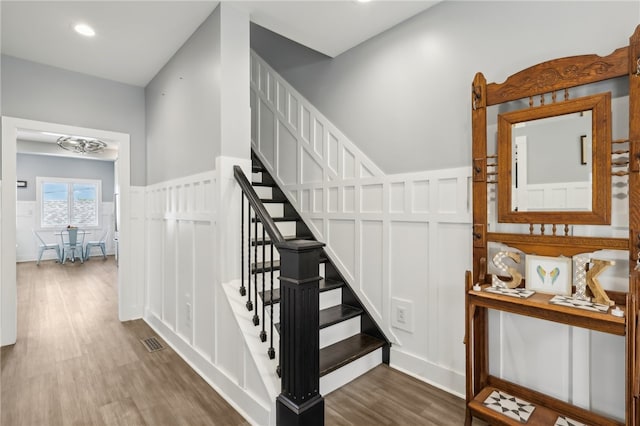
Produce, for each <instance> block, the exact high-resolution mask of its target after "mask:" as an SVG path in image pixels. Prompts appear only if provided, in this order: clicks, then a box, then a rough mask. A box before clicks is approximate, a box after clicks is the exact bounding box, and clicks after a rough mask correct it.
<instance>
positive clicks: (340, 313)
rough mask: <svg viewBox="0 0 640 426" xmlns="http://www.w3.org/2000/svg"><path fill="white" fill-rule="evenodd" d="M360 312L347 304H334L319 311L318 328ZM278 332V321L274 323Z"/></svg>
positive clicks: (360, 312)
mask: <svg viewBox="0 0 640 426" xmlns="http://www.w3.org/2000/svg"><path fill="white" fill-rule="evenodd" d="M361 314H362V309H359V308H355V307H353V306H349V305H336V306H332V307H330V308H326V309H322V310H321V311H320V330H322V329H323V328H327V327H329V326H332V325H334V324H337V323H339V322H342V321H346V320H348V319H351V318H355V317H357V316H358V315H361ZM275 327H276V330H278V333H280V323H277V324H275Z"/></svg>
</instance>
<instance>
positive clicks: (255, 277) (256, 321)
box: [249, 214, 265, 325]
mask: <svg viewBox="0 0 640 426" xmlns="http://www.w3.org/2000/svg"><path fill="white" fill-rule="evenodd" d="M263 226H264V225H263ZM254 231H255V232H254V235H255V239H256V243H255V244H254V246H253V247H254V253H253V254H254V256H253V257H254V258H255V259H256V267H255V268H254V269H253V295H254V300H255V301H256V310H255V311H254V313H253V325H258V324H260V317H259V316H258V312H257V311H258V309H257V303H258V215H257V214H256V217H255V218H254ZM264 267H265V262H264V259H262V268H263V269H264ZM249 292H251V288H249Z"/></svg>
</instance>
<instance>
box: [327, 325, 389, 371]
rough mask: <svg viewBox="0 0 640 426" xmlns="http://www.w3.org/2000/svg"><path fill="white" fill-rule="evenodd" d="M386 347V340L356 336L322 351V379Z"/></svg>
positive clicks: (365, 335) (362, 335)
mask: <svg viewBox="0 0 640 426" xmlns="http://www.w3.org/2000/svg"><path fill="white" fill-rule="evenodd" d="M384 345H385V342H384V340H380V339H378V338H377V337H373V336H369V335H368V334H362V333H360V334H356V335H355V336H351V337H349V338H348V339H344V340H341V341H339V342H338V343H334V344H333V345H330V346H327V347H326V348H322V349H320V377H322V376H324V375H326V374H329V373H331V372H332V371H335V370H337V369H338V368H340V367H343V366H345V365H347V364H349V363H350V362H352V361H355V360H356V359H358V358H361V357H363V356H365V355H367V354H369V353H371V352H373V351H375V350H376V349H378V348H381V347H383V346H384Z"/></svg>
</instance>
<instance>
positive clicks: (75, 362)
mask: <svg viewBox="0 0 640 426" xmlns="http://www.w3.org/2000/svg"><path fill="white" fill-rule="evenodd" d="M116 271H117V269H116V266H115V262H114V259H113V257H109V258H108V259H107V260H106V261H105V260H102V258H100V257H95V258H93V259H91V260H89V261H87V262H86V263H85V264H84V265H83V264H80V263H75V264H73V263H70V264H65V265H59V264H57V263H54V262H53V261H45V262H42V263H41V264H40V266H39V267H37V266H36V265H35V262H28V263H19V264H18V265H17V277H18V342H17V344H16V345H15V346H12V347H6V348H2V395H1V398H2V399H1V401H2V425H7V426H9V425H11V426H13V425H16V426H17V425H29V426H35V425H71V424H77V425H120V424H128V425H144V424H148V425H212V424H216V425H240V424H247V423H246V422H245V421H244V419H243V418H242V417H241V416H240V415H239V414H238V413H237V412H236V411H235V410H234V409H233V408H232V407H231V406H230V405H229V404H228V403H227V402H226V401H224V400H223V399H222V398H221V397H220V396H219V395H218V394H217V393H216V392H215V391H214V390H213V389H212V388H211V387H209V385H207V384H206V383H205V382H204V381H203V380H202V379H201V378H200V376H198V375H197V374H196V373H195V372H194V371H193V370H192V369H191V368H190V367H189V366H188V365H187V364H186V363H185V362H184V361H182V359H180V358H179V357H178V355H176V354H175V352H174V351H173V350H172V349H171V348H167V349H165V350H161V351H158V352H154V353H149V352H147V350H146V349H145V347H144V346H143V345H142V344H141V343H140V341H139V339H141V338H146V337H150V336H153V335H155V333H153V331H152V330H151V329H150V328H149V327H148V326H147V324H146V323H144V322H143V321H142V320H137V321H130V322H126V323H121V322H120V321H118V317H117V312H118V307H117V303H118V302H117V300H118V298H117V279H116Z"/></svg>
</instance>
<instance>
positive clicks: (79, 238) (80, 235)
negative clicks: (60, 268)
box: [60, 228, 84, 265]
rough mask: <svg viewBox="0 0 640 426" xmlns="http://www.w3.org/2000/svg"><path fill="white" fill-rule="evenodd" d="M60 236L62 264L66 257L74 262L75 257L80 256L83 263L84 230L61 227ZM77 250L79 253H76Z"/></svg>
mask: <svg viewBox="0 0 640 426" xmlns="http://www.w3.org/2000/svg"><path fill="white" fill-rule="evenodd" d="M65 236H66V239H65ZM60 238H62V264H63V265H64V262H66V260H67V259H71V261H72V262H75V261H76V258H80V262H81V263H84V255H83V254H84V253H83V249H82V246H83V245H84V231H79V230H78V228H67V229H63V230H62V232H61V233H60ZM78 252H79V253H80V255H78Z"/></svg>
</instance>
